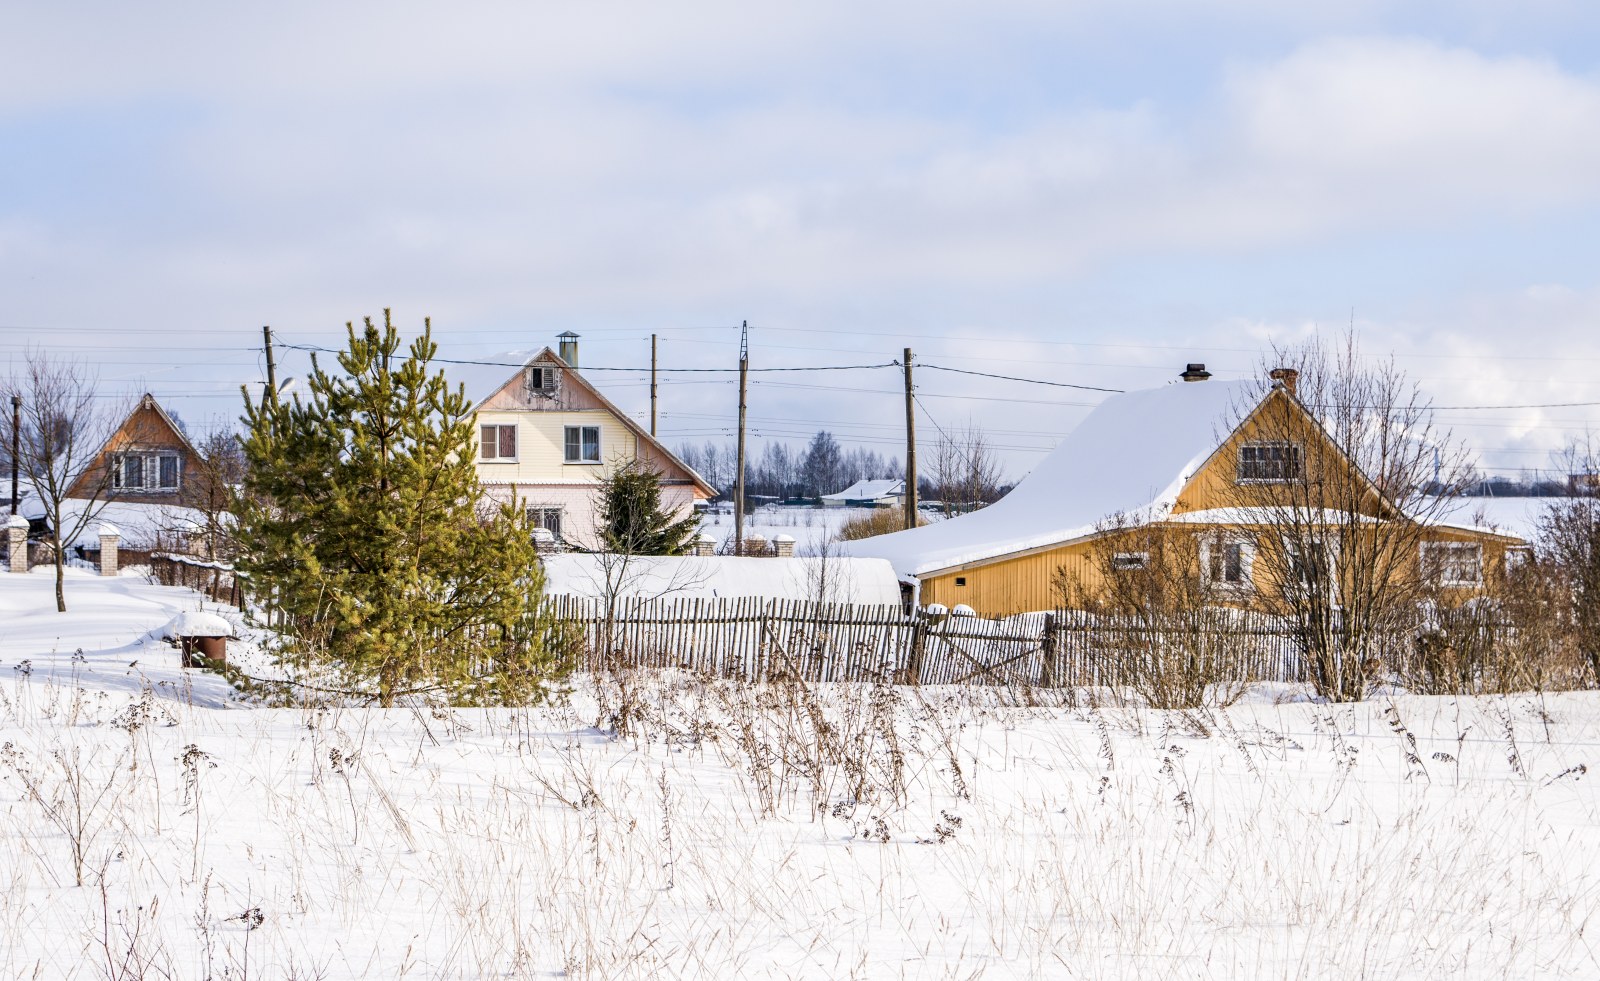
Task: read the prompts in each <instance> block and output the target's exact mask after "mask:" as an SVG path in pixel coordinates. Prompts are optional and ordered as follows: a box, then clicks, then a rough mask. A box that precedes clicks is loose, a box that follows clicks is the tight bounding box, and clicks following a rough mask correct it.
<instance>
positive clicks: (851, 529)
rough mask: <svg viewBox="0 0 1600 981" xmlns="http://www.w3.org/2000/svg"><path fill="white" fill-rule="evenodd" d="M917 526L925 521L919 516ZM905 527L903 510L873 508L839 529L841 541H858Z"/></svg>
mask: <svg viewBox="0 0 1600 981" xmlns="http://www.w3.org/2000/svg"><path fill="white" fill-rule="evenodd" d="M917 524H919V525H924V524H927V521H925V520H923V518H922V517H921V516H918V518H917ZM905 527H906V513H905V509H904V508H900V507H892V508H874V509H873V510H871V511H868V512H867V513H866V514H862V515H857V516H856V517H854V518H851V519H850V520H849V521H846V522H845V523H844V524H843V525H841V526H840V528H839V539H840V540H841V541H847V542H850V541H858V540H860V539H862V538H874V537H876V536H878V535H888V534H891V533H893V532H896V531H904V530H905Z"/></svg>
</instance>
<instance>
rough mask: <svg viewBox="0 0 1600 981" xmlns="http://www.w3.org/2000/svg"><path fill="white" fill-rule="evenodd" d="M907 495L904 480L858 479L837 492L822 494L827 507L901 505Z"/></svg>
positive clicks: (887, 506) (824, 504)
mask: <svg viewBox="0 0 1600 981" xmlns="http://www.w3.org/2000/svg"><path fill="white" fill-rule="evenodd" d="M905 496H906V482H905V481H903V480H858V481H856V482H855V483H853V484H851V485H850V486H849V487H846V488H845V489H844V490H842V491H839V492H838V493H837V494H824V495H822V506H823V507H825V508H844V507H851V508H891V507H899V506H900V503H901V502H902V501H903V500H904V499H905Z"/></svg>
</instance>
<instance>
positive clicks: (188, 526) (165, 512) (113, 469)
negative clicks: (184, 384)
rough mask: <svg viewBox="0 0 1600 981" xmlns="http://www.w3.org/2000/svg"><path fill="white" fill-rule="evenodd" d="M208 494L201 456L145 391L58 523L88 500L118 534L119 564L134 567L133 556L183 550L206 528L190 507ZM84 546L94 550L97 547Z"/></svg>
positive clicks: (72, 492) (71, 494)
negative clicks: (121, 557)
mask: <svg viewBox="0 0 1600 981" xmlns="http://www.w3.org/2000/svg"><path fill="white" fill-rule="evenodd" d="M209 493H210V485H209V484H208V483H207V479H206V468H205V466H204V465H203V461H202V459H201V456H200V453H199V451H198V450H196V449H195V447H194V444H193V443H191V442H189V437H187V436H186V435H184V433H183V430H182V429H181V428H179V426H178V424H177V422H176V421H174V420H173V418H172V416H170V415H168V414H167V411H166V410H165V409H163V408H162V407H161V403H159V402H157V401H156V399H155V396H153V395H151V394H149V393H148V392H147V393H145V394H144V395H143V396H142V397H141V398H140V399H139V401H138V404H137V405H135V406H134V408H133V411H132V412H130V413H128V417H127V418H126V419H124V420H123V421H122V424H121V425H120V426H118V427H117V429H116V431H115V432H114V433H112V434H111V438H110V439H108V440H107V441H106V445H105V446H104V447H102V448H101V450H100V452H99V453H98V454H97V455H96V456H95V459H94V461H93V462H92V463H91V464H90V465H89V466H88V467H87V468H85V470H84V472H83V473H82V474H81V475H80V476H79V477H78V479H77V480H76V481H74V482H73V484H72V486H71V487H70V488H69V489H68V490H67V496H66V500H65V501H63V502H62V511H63V519H64V523H67V522H69V521H70V516H71V515H73V514H74V513H81V509H82V508H85V507H89V506H91V502H93V505H92V506H96V507H99V508H100V510H99V517H100V518H101V519H102V520H103V521H105V522H108V523H110V524H114V525H115V526H116V527H117V528H118V530H119V531H121V532H122V545H123V548H124V550H125V551H126V552H127V553H128V555H127V556H126V557H125V558H124V562H125V563H127V562H133V561H138V560H139V557H138V554H137V553H141V552H150V551H152V550H157V549H163V548H172V549H183V548H186V547H187V545H188V542H187V539H188V537H189V536H190V535H191V534H192V533H193V532H194V531H195V530H196V529H203V528H204V527H205V516H204V514H203V512H201V511H200V510H198V509H197V508H196V507H195V505H197V504H200V503H202V502H204V501H205V500H206V498H207V497H208V496H209ZM101 502H103V506H102V503H101ZM72 523H74V524H76V522H72ZM88 533H89V534H90V535H92V534H93V529H92V528H90V529H88ZM67 544H69V545H71V544H74V543H71V542H68V543H67ZM84 547H85V548H87V549H88V550H90V551H93V550H94V549H96V548H98V543H97V542H95V541H90V542H86V543H84Z"/></svg>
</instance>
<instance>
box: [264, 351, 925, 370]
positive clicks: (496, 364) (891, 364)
mask: <svg viewBox="0 0 1600 981" xmlns="http://www.w3.org/2000/svg"><path fill="white" fill-rule="evenodd" d="M276 346H277V347H281V348H287V349H289V350H292V351H311V352H314V353H318V354H343V353H344V352H343V351H336V350H334V349H332V348H326V347H319V346H318V345H315V344H279V345H276ZM406 360H410V359H409V358H408V359H406ZM429 363H430V364H464V365H481V366H483V367H486V368H526V367H527V366H528V363H527V362H526V361H523V362H513V361H474V360H470V359H466V358H430V359H429ZM898 367H900V363H899V362H897V361H888V362H885V363H883V364H829V365H810V366H804V367H793V368H750V369H749V370H750V371H752V372H756V371H763V372H769V371H864V370H871V369H874V368H898ZM575 370H576V371H578V372H579V373H580V374H581V373H582V372H585V371H632V372H638V373H640V374H648V373H649V371H650V369H649V368H647V367H646V368H620V367H612V366H601V365H587V364H586V365H584V366H582V367H581V368H577V369H575ZM656 370H657V371H661V372H668V371H670V372H674V373H676V374H710V373H729V372H731V373H733V374H738V373H739V369H738V368H657V369H656Z"/></svg>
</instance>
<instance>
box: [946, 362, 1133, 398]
mask: <svg viewBox="0 0 1600 981" xmlns="http://www.w3.org/2000/svg"><path fill="white" fill-rule="evenodd" d="M922 367H924V368H932V369H933V370H934V371H953V372H955V373H956V374H958V375H975V376H977V377H979V378H998V379H1000V380H1001V381H1014V382H1028V383H1029V384H1032V385H1054V386H1055V387H1057V388H1077V389H1081V390H1083V391H1085V392H1109V393H1112V394H1120V393H1121V392H1122V391H1123V389H1120V388H1101V387H1100V386H1098V385H1075V384H1073V383H1072V382H1058V381H1046V380H1044V379H1042V378H1023V377H1021V376H1019V375H997V374H994V373H992V372H988V371H972V370H971V369H968V368H947V367H945V366H944V365H938V364H923V365H922Z"/></svg>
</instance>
